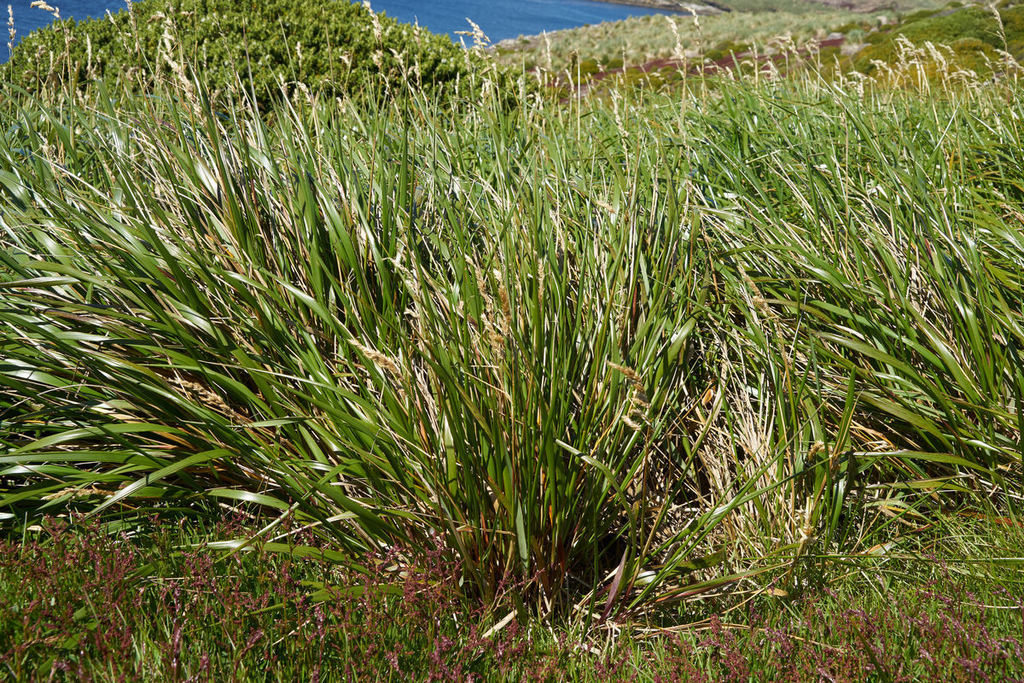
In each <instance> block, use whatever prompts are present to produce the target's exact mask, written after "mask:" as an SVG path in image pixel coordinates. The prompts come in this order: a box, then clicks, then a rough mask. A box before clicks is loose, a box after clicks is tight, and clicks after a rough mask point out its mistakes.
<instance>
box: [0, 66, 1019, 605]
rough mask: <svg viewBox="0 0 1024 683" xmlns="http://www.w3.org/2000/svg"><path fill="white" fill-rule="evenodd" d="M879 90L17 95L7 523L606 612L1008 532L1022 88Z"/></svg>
mask: <svg viewBox="0 0 1024 683" xmlns="http://www.w3.org/2000/svg"><path fill="white" fill-rule="evenodd" d="M701 82H702V84H703V85H706V82H705V81H704V79H702V81H701ZM855 85H856V84H852V85H851V86H850V89H849V90H843V89H840V88H837V87H833V86H827V85H822V84H820V83H818V82H816V81H813V80H799V81H792V82H780V83H772V82H767V81H764V80H762V79H761V78H760V77H759V76H758V75H756V74H755V75H754V76H753V77H751V79H750V80H749V81H745V80H740V81H738V82H736V81H730V80H726V81H723V82H720V83H718V84H717V88H716V89H714V90H708V89H698V90H696V91H695V92H688V93H686V95H685V96H684V97H679V96H674V97H672V98H660V97H653V98H641V99H636V100H631V99H628V98H624V97H623V96H621V95H619V94H617V93H616V94H615V95H613V96H611V97H609V98H606V99H603V100H595V101H592V102H583V103H574V104H571V105H558V104H554V103H545V102H542V101H535V99H532V98H531V99H528V100H523V101H520V102H518V106H516V107H511V108H510V107H508V106H507V104H508V102H507V99H506V98H507V97H515V95H514V94H510V93H492V96H491V97H490V98H489V99H488V98H485V99H481V100H477V101H475V103H474V104H475V106H473V107H465V108H461V109H459V108H457V109H455V110H452V109H450V108H447V107H441V106H438V105H437V104H434V103H432V102H431V101H430V100H429V99H428V98H427V97H425V96H414V97H413V99H411V100H409V101H404V102H402V103H397V102H392V103H391V104H389V105H387V106H385V107H383V108H380V109H374V108H373V107H371V106H370V104H369V103H370V102H375V101H376V100H371V99H370V98H369V97H367V98H366V100H365V101H364V100H361V99H360V98H359V97H355V98H353V99H349V100H345V101H342V102H337V101H333V100H326V99H324V100H317V99H315V98H312V99H310V100H309V101H308V102H300V103H298V104H296V105H294V106H293V107H284V106H282V107H279V108H278V109H276V110H275V111H274V112H272V115H271V116H269V117H264V116H258V115H256V114H255V113H253V112H252V111H251V109H250V108H247V107H246V106H244V104H240V105H239V106H237V107H235V108H233V109H231V110H230V111H228V112H227V113H224V112H221V111H214V110H213V109H211V107H210V106H209V105H208V104H205V103H206V102H208V98H206V97H204V96H203V94H204V91H203V87H202V84H192V85H191V86H190V88H189V89H187V93H184V94H183V93H182V92H181V91H169V92H168V91H161V92H158V96H155V97H145V98H143V97H133V96H129V95H124V94H121V95H119V96H118V97H117V98H116V99H115V98H114V97H112V96H110V95H109V94H108V93H107V91H106V90H104V89H103V88H96V89H93V90H91V91H90V92H89V93H87V94H86V95H85V96H83V97H85V99H83V100H80V101H79V103H77V104H75V105H73V106H72V105H69V104H68V103H67V102H65V101H62V100H58V101H56V102H53V103H51V102H47V101H46V100H45V99H39V98H38V97H36V96H30V95H20V96H16V97H13V98H11V99H8V100H6V101H4V103H3V104H2V105H0V106H2V107H3V110H2V117H3V120H4V121H5V125H4V126H2V127H0V131H2V133H0V160H2V161H0V167H2V168H4V169H5V170H4V171H2V172H0V247H2V249H0V297H2V299H0V301H2V305H0V356H2V358H3V361H2V364H0V448H2V449H3V451H2V454H0V467H3V469H2V470H0V510H2V511H3V514H4V517H5V518H7V519H8V523H10V524H19V523H31V521H32V520H34V519H36V518H38V517H39V516H41V515H45V514H48V513H52V512H58V511H60V512H62V513H67V512H68V511H72V512H74V511H80V512H83V513H88V514H90V515H98V516H101V517H103V518H104V519H105V520H107V521H108V522H111V523H115V525H120V526H121V528H123V529H126V530H127V529H130V528H132V527H133V525H135V524H137V523H138V520H139V519H140V518H145V515H146V514H148V513H150V512H152V511H156V510H159V511H163V512H165V513H170V512H180V513H183V514H191V515H201V514H202V511H203V510H205V509H209V508H210V507H212V506H213V505H215V504H224V505H229V506H230V505H235V504H238V503H240V502H246V503H252V504H256V505H259V506H261V507H263V508H265V510H266V511H267V512H269V513H273V515H275V516H276V517H275V518H274V519H275V521H273V522H271V523H270V524H269V525H268V527H267V528H266V529H265V530H264V531H263V532H261V534H260V536H261V537H264V536H267V535H270V534H272V533H273V527H274V526H275V525H276V524H278V523H280V522H281V521H282V520H285V519H292V520H295V521H296V522H297V523H298V524H299V525H301V526H308V527H309V528H310V529H311V530H312V533H313V534H314V535H315V537H316V538H317V539H318V541H317V542H318V543H320V544H328V545H330V547H331V548H332V549H334V550H336V551H338V554H337V555H335V556H334V557H335V558H336V559H337V560H338V561H339V562H342V563H344V562H345V559H344V558H346V557H358V556H361V555H365V554H367V553H371V554H372V553H377V552H382V551H386V549H387V548H393V547H401V548H403V549H405V551H406V552H409V553H411V554H412V555H415V554H416V553H417V552H428V551H430V552H432V551H433V549H435V548H437V547H440V548H441V549H442V551H441V552H442V553H443V557H444V560H445V561H447V562H451V563H457V564H458V566H459V567H460V571H461V572H462V583H461V586H462V589H463V590H464V592H465V594H466V596H467V597H469V598H470V599H473V600H478V601H480V602H482V603H483V604H501V603H504V604H512V605H513V606H516V607H520V608H524V607H525V608H529V609H530V610H532V611H533V612H535V613H538V614H540V615H545V616H547V615H553V614H561V615H566V614H571V615H577V616H578V617H579V618H581V619H582V620H584V621H594V622H600V621H605V620H607V619H627V618H630V617H634V616H637V615H639V614H641V613H644V612H649V611H651V610H653V609H655V608H658V609H665V608H667V607H668V606H670V605H673V604H675V603H678V602H683V601H687V600H690V599H692V598H694V597H696V596H700V595H702V594H704V593H706V592H708V591H710V590H713V589H715V588H718V587H720V586H722V585H725V584H733V583H737V582H741V583H743V582H751V581H753V582H754V583H756V584H759V585H766V584H767V583H768V582H769V581H773V582H775V585H776V586H777V587H778V589H779V590H784V591H791V590H796V589H798V588H799V587H800V586H802V585H803V584H804V583H805V582H806V580H807V577H808V576H810V575H812V574H813V573H814V572H815V571H817V570H818V569H820V568H822V567H824V566H826V564H827V563H828V562H829V561H830V559H829V558H832V559H835V558H836V557H850V556H855V555H857V554H860V553H865V552H883V553H884V552H886V549H888V548H892V547H893V546H892V545H891V544H893V543H895V542H897V541H898V540H899V537H900V535H901V525H902V524H905V523H911V524H919V523H925V522H927V521H928V520H930V519H933V518H934V517H935V515H936V514H938V513H940V512H942V511H948V510H949V509H957V508H959V507H962V506H971V507H973V508H974V509H976V510H980V511H982V512H989V511H991V510H993V509H994V510H998V511H1000V513H1001V514H1009V515H1015V514H1017V509H1018V508H1017V505H1018V504H1019V501H1020V495H1021V486H1020V484H1021V453H1022V450H1024V448H1022V442H1021V438H1022V437H1021V425H1022V424H1024V409H1022V406H1021V395H1022V393H1024V370H1022V367H1024V365H1022V363H1021V358H1020V357H1019V356H1020V353H1021V348H1022V344H1024V319H1022V313H1021V311H1022V310H1024V301H1022V291H1024V290H1022V286H1024V282H1022V279H1021V278H1022V276H1021V273H1024V245H1022V242H1021V228H1022V227H1024V215H1022V214H1021V212H1020V210H1019V207H1020V205H1021V201H1022V199H1024V196H1022V195H1024V170H1022V168H1024V166H1022V165H1021V164H1020V163H1019V150H1020V149H1021V148H1022V144H1024V140H1022V123H1021V122H1022V121H1024V108H1022V107H1024V105H1022V99H1021V98H1020V97H1019V95H1020V89H1019V85H1017V84H1016V83H1015V82H1013V81H1006V82H1004V83H1002V84H1000V85H998V86H991V87H988V88H984V89H982V88H975V89H967V90H965V91H963V92H961V93H959V98H958V99H953V98H947V97H941V96H936V97H934V98H932V99H929V100H925V101H922V100H920V99H915V98H914V97H913V96H910V95H905V94H904V95H893V94H891V93H874V94H871V93H869V94H867V95H865V94H863V93H862V92H859V91H858V89H857V88H856V87H854V86H855ZM188 93H192V94H193V95H195V96H187V95H188ZM196 94H197V95H196ZM499 99H500V100H501V101H500V102H499ZM453 117H454V118H453ZM879 549H881V550H879ZM512 585H514V586H517V587H518V588H517V589H516V590H514V591H513V590H509V588H508V587H509V586H512Z"/></svg>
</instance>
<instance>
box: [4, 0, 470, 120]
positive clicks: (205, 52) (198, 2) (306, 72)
mask: <svg viewBox="0 0 1024 683" xmlns="http://www.w3.org/2000/svg"><path fill="white" fill-rule="evenodd" d="M130 7H131V9H130V10H129V11H122V12H118V13H116V14H108V16H107V17H106V18H104V19H93V20H85V21H75V20H74V19H68V20H65V21H60V22H57V23H55V24H53V25H51V26H50V27H48V28H47V29H43V30H40V31H36V32H34V33H32V34H30V35H28V36H26V38H25V39H24V40H22V41H21V43H20V44H19V45H18V46H17V47H16V48H15V50H14V52H13V55H12V57H11V60H10V62H9V63H8V64H7V65H6V66H5V67H4V69H5V71H6V73H4V74H3V77H4V80H5V81H8V82H13V83H14V84H16V85H19V86H22V87H26V88H28V89H30V90H45V89H53V88H57V87H62V86H65V85H67V84H68V83H70V84H72V85H75V86H77V85H80V84H82V83H87V82H89V81H92V80H94V79H96V78H100V77H107V78H108V79H110V78H116V79H118V80H120V81H122V82H126V83H128V84H130V85H131V86H133V87H136V88H140V87H141V88H143V89H148V88H150V87H152V85H153V83H154V82H155V81H156V80H159V79H160V78H161V77H172V78H174V77H179V78H180V77H184V76H185V74H186V67H185V65H191V66H193V67H194V68H195V70H196V72H197V73H198V74H199V76H200V78H201V79H202V81H203V82H204V83H205V84H206V85H207V86H208V87H209V88H210V90H211V91H213V92H215V93H217V92H220V93H223V92H226V91H230V90H232V89H235V88H237V87H239V86H241V87H244V88H245V89H247V90H248V89H250V88H251V89H252V90H253V92H254V94H255V95H256V97H257V98H258V99H259V100H260V101H261V102H267V101H268V100H269V99H270V98H272V97H273V96H274V95H275V94H276V93H278V92H280V90H281V88H282V85H284V86H285V87H286V88H291V87H294V86H295V84H299V83H301V84H303V85H305V86H306V87H309V88H310V89H313V90H317V91H320V92H326V93H327V94H329V95H340V94H343V93H347V92H353V91H355V90H358V89H364V88H379V89H382V87H383V86H384V85H385V84H392V85H394V84H396V83H403V82H405V79H406V77H408V78H409V80H410V81H412V82H414V83H417V84H422V85H423V86H424V87H427V88H434V87H437V86H440V85H443V84H447V83H451V82H453V81H456V80H458V79H464V78H465V77H466V75H467V74H468V72H470V71H471V70H473V69H475V68H478V67H480V66H481V62H480V60H479V58H478V57H476V56H475V55H474V54H473V53H471V52H467V51H465V50H462V49H461V48H459V47H458V46H456V45H455V44H453V43H452V42H451V40H449V39H448V38H447V37H446V36H439V35H436V34H432V33H430V32H428V31H426V30H422V29H420V28H418V27H414V26H411V25H408V24H402V23H400V22H398V21H396V20H395V19H392V18H390V17H387V16H385V15H383V14H374V13H373V12H371V11H370V10H369V9H368V8H367V7H364V6H363V5H361V4H356V3H349V2H348V1H347V0H325V1H324V2H317V3H304V2H291V1H290V0H260V1H259V2H256V1H254V0H240V1H239V0H147V1H146V2H140V3H136V4H135V5H134V6H130Z"/></svg>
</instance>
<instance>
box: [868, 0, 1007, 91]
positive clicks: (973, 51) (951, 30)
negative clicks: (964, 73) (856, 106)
mask: <svg viewBox="0 0 1024 683" xmlns="http://www.w3.org/2000/svg"><path fill="white" fill-rule="evenodd" d="M901 41H903V42H904V44H906V43H905V41H909V42H910V43H912V44H914V45H917V46H921V45H924V44H925V43H926V42H927V43H931V44H933V45H941V46H946V47H947V48H948V49H947V50H945V51H944V54H943V56H942V59H943V60H946V61H947V62H948V64H946V65H943V66H945V67H946V69H947V70H950V69H952V70H957V69H966V70H970V71H974V72H976V73H978V74H979V75H982V76H987V75H989V74H991V73H992V70H993V67H994V65H996V64H998V63H999V62H1000V61H1001V56H1000V54H999V51H1003V50H1005V51H1007V52H1009V53H1010V54H1012V55H1013V56H1014V57H1015V58H1017V59H1018V60H1019V59H1021V58H1022V57H1024V7H1007V8H1004V9H1002V10H999V12H998V19H997V15H996V13H994V12H993V11H992V10H991V9H988V8H983V7H977V6H971V7H965V8H963V9H955V8H952V7H950V8H949V9H947V10H946V11H944V12H940V13H938V14H935V13H928V12H918V13H915V14H913V15H910V16H909V17H907V18H906V19H905V20H904V22H903V24H902V25H901V26H900V27H899V28H896V29H894V30H892V31H888V32H879V33H877V34H875V36H874V38H873V39H869V41H868V42H869V43H871V45H870V46H869V47H867V48H865V49H864V50H862V51H860V52H859V53H858V54H857V57H856V59H855V61H854V68H855V69H856V70H858V71H860V72H862V73H867V74H871V73H873V72H874V71H875V70H876V69H877V64H878V63H879V62H881V63H885V64H890V65H892V64H895V63H897V62H899V61H900V60H901V59H902V58H903V57H902V56H901V55H902V51H901V48H900V43H901ZM926 66H928V69H929V70H933V69H931V67H932V66H934V65H926Z"/></svg>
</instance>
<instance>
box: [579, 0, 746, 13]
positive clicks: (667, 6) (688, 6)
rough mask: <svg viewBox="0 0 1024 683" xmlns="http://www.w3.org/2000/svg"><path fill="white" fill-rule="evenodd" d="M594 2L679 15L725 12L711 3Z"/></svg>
mask: <svg viewBox="0 0 1024 683" xmlns="http://www.w3.org/2000/svg"><path fill="white" fill-rule="evenodd" d="M595 2H607V3H611V4H613V5H632V6H634V7H646V8H647V9H659V10H664V11H666V12H676V13H679V14H688V13H691V12H693V13H695V14H718V13H720V12H723V11H727V10H723V8H721V7H719V6H717V5H716V4H714V3H713V2H685V1H683V0H595Z"/></svg>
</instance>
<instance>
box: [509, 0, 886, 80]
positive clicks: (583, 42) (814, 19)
mask: <svg viewBox="0 0 1024 683" xmlns="http://www.w3.org/2000/svg"><path fill="white" fill-rule="evenodd" d="M861 20H865V17H864V15H863V14H857V13H855V12H852V11H849V10H830V9H821V8H819V10H818V11H815V12H802V11H796V12H791V11H778V12H729V13H725V14H714V15H706V16H700V17H698V18H697V19H696V20H695V19H694V18H693V17H691V16H687V15H682V14H681V15H676V16H669V17H666V16H662V15H656V16H646V17H633V18H630V19H625V20H623V21H617V22H606V23H603V24H597V25H593V26H586V27H582V28H578V29H567V30H564V31H556V32H553V33H549V34H546V35H544V36H540V37H531V38H530V39H527V40H525V42H521V43H520V44H519V45H518V46H516V47H515V49H511V50H510V49H509V48H505V47H504V46H505V45H508V44H509V43H503V46H502V49H499V51H498V52H499V60H500V61H501V62H502V63H507V64H510V65H521V64H523V63H524V62H525V64H526V66H527V68H532V67H535V66H540V67H542V68H544V69H547V70H549V71H559V70H561V69H564V68H566V67H567V66H568V65H569V64H570V63H572V62H573V60H574V59H576V60H577V61H585V60H591V61H593V62H595V66H596V65H604V66H612V67H621V66H622V65H623V64H626V65H637V64H643V63H645V62H648V61H650V60H653V59H666V58H673V57H674V58H682V56H683V54H684V53H685V54H686V55H687V56H689V57H691V58H692V57H696V56H698V55H700V54H702V53H704V52H706V51H709V50H711V49H713V48H716V47H721V46H724V45H744V46H746V45H751V44H758V45H762V46H763V45H764V44H766V43H767V42H768V41H771V40H774V39H778V38H780V37H782V36H788V37H789V38H790V39H791V40H792V41H793V42H795V43H797V44H802V43H804V42H806V41H808V40H810V39H812V38H822V37H824V36H825V35H827V34H828V33H829V31H831V30H832V29H833V28H835V27H837V26H842V25H843V24H847V23H849V22H852V21H861ZM868 21H871V19H870V18H868ZM673 23H674V24H675V27H676V28H675V31H673V28H672V25H673ZM677 36H678V38H677ZM741 51H742V50H741Z"/></svg>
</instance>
